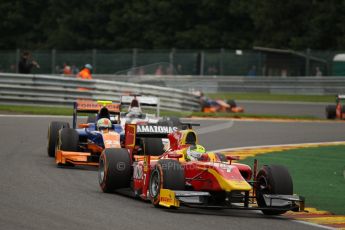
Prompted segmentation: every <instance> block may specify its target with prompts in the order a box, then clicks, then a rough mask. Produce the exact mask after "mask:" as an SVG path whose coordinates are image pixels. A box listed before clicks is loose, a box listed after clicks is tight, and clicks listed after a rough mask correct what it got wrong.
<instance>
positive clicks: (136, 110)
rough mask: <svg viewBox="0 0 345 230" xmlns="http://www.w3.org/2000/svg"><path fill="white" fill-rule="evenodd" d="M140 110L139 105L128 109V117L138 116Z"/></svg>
mask: <svg viewBox="0 0 345 230" xmlns="http://www.w3.org/2000/svg"><path fill="white" fill-rule="evenodd" d="M140 114H141V110H140V108H139V107H133V108H131V109H130V110H129V111H128V117H139V115H140Z"/></svg>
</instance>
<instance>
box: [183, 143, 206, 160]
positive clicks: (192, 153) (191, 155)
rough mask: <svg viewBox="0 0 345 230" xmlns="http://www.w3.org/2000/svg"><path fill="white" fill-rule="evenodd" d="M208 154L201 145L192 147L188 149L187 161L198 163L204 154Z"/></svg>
mask: <svg viewBox="0 0 345 230" xmlns="http://www.w3.org/2000/svg"><path fill="white" fill-rule="evenodd" d="M204 153H206V150H205V148H204V147H203V146H201V145H191V146H189V147H188V149H187V157H186V158H187V160H189V161H197V160H199V159H200V158H201V156H202V154H204Z"/></svg>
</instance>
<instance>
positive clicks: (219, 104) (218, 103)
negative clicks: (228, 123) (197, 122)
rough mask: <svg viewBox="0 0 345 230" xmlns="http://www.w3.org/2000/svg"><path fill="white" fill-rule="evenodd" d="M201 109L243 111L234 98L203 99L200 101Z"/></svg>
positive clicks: (204, 110)
mask: <svg viewBox="0 0 345 230" xmlns="http://www.w3.org/2000/svg"><path fill="white" fill-rule="evenodd" d="M201 111H202V112H204V113H216V112H220V113H227V112H230V113H243V112H244V109H243V108H242V107H239V106H237V104H236V102H235V101H234V100H228V101H224V100H220V99H215V100H214V99H208V98H207V99H203V100H202V101H201Z"/></svg>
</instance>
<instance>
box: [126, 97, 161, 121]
mask: <svg viewBox="0 0 345 230" xmlns="http://www.w3.org/2000/svg"><path fill="white" fill-rule="evenodd" d="M135 99H136V100H138V102H139V107H156V115H157V116H159V110H160V100H159V98H158V97H152V96H141V95H139V94H131V95H128V96H127V95H126V96H121V105H128V106H129V105H130V104H131V103H132V101H133V100H135Z"/></svg>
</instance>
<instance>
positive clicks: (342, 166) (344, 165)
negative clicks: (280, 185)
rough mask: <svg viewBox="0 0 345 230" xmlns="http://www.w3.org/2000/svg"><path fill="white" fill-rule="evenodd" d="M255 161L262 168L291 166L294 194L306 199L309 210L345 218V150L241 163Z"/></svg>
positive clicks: (270, 155) (278, 155) (314, 151)
mask: <svg viewBox="0 0 345 230" xmlns="http://www.w3.org/2000/svg"><path fill="white" fill-rule="evenodd" d="M254 158H256V159H258V161H259V164H260V165H263V164H267V165H269V164H281V165H285V166H287V167H288V169H289V171H290V173H291V176H292V178H293V182H294V193H297V194H299V195H302V196H305V197H306V206H309V207H310V206H311V207H315V208H317V209H320V210H327V211H330V212H332V213H334V214H339V215H345V199H344V194H345V146H330V147H317V148H303V149H295V150H286V151H283V152H276V153H268V154H264V155H259V156H257V157H250V158H247V159H245V160H242V161H241V162H242V163H246V164H249V165H252V163H253V160H254Z"/></svg>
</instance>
